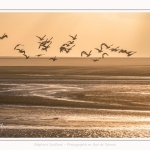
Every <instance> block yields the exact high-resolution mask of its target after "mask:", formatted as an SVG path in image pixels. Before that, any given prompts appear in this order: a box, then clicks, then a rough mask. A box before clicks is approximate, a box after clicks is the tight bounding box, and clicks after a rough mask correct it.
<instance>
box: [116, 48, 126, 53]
mask: <svg viewBox="0 0 150 150" xmlns="http://www.w3.org/2000/svg"><path fill="white" fill-rule="evenodd" d="M118 53H127V50H124V49H120V50H119V52H118Z"/></svg>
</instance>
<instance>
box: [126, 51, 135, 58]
mask: <svg viewBox="0 0 150 150" xmlns="http://www.w3.org/2000/svg"><path fill="white" fill-rule="evenodd" d="M135 53H136V52H132V51H130V52H127V56H128V57H130V56H131V55H133V54H135Z"/></svg>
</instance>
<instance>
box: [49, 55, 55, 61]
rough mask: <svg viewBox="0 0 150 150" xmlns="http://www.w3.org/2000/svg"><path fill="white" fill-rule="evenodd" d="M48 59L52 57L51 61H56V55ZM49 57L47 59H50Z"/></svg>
mask: <svg viewBox="0 0 150 150" xmlns="http://www.w3.org/2000/svg"><path fill="white" fill-rule="evenodd" d="M50 59H52V60H53V61H56V60H57V59H56V56H55V57H53V58H50ZM50 59H49V60H50Z"/></svg>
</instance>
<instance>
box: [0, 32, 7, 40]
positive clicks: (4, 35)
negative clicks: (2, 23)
mask: <svg viewBox="0 0 150 150" xmlns="http://www.w3.org/2000/svg"><path fill="white" fill-rule="evenodd" d="M5 37H6V38H8V36H7V35H6V34H5V33H4V34H3V36H2V37H0V39H3V38H5Z"/></svg>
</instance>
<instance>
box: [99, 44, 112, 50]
mask: <svg viewBox="0 0 150 150" xmlns="http://www.w3.org/2000/svg"><path fill="white" fill-rule="evenodd" d="M103 46H105V47H106V49H108V48H110V47H111V46H113V44H112V45H110V46H108V45H107V44H106V43H102V44H101V50H102V49H103Z"/></svg>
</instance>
